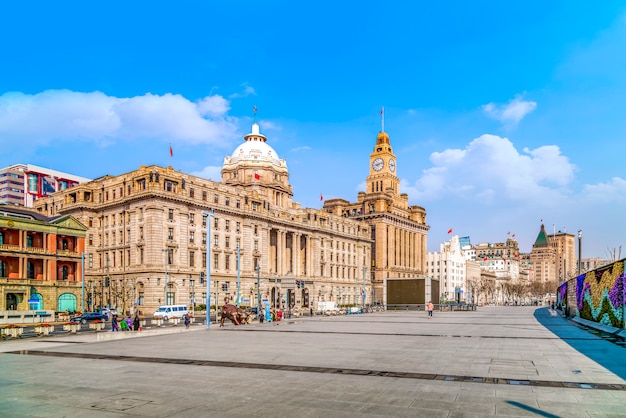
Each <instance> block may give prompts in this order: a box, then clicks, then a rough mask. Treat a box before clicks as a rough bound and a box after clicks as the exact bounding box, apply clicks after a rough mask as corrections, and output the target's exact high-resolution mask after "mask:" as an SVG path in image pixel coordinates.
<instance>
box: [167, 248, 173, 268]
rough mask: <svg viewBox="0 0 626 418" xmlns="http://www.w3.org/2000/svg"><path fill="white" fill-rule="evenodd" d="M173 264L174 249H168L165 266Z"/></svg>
mask: <svg viewBox="0 0 626 418" xmlns="http://www.w3.org/2000/svg"><path fill="white" fill-rule="evenodd" d="M173 263H174V249H173V248H168V249H167V264H173Z"/></svg>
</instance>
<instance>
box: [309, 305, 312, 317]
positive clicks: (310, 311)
mask: <svg viewBox="0 0 626 418" xmlns="http://www.w3.org/2000/svg"><path fill="white" fill-rule="evenodd" d="M309 313H310V316H313V307H312V306H311V308H310V309H309Z"/></svg>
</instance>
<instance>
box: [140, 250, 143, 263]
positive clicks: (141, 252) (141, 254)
mask: <svg viewBox="0 0 626 418" xmlns="http://www.w3.org/2000/svg"><path fill="white" fill-rule="evenodd" d="M139 264H143V248H140V249H139Z"/></svg>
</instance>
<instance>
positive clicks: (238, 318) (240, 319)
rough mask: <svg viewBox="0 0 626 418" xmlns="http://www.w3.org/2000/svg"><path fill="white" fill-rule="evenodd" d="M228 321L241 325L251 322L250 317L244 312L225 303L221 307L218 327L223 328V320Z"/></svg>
mask: <svg viewBox="0 0 626 418" xmlns="http://www.w3.org/2000/svg"><path fill="white" fill-rule="evenodd" d="M226 318H228V319H230V320H231V321H232V323H233V324H235V325H241V324H247V323H250V322H252V321H251V320H252V317H251V316H250V315H248V313H247V312H246V311H244V310H243V309H241V308H238V307H237V306H235V305H233V304H231V303H226V304H225V305H224V306H222V318H221V319H220V327H223V326H224V319H226Z"/></svg>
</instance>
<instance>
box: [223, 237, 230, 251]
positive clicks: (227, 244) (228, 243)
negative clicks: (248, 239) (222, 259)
mask: <svg viewBox="0 0 626 418" xmlns="http://www.w3.org/2000/svg"><path fill="white" fill-rule="evenodd" d="M224 247H226V248H230V237H226V241H225V243H224Z"/></svg>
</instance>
